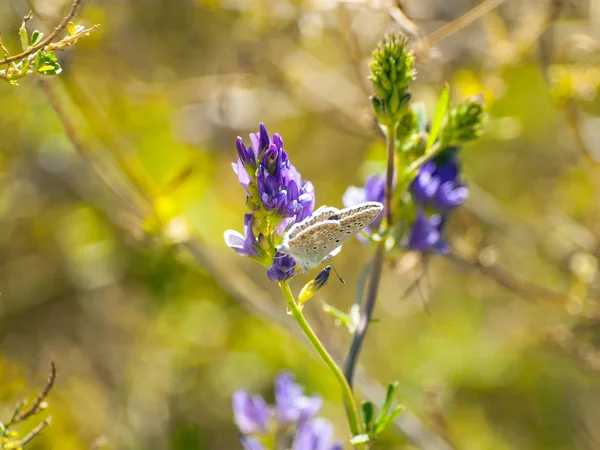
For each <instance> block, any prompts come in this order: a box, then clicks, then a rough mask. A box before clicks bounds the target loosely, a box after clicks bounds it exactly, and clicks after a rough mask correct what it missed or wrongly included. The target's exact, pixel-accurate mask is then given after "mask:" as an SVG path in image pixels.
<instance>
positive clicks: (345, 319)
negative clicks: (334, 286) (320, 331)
mask: <svg viewBox="0 0 600 450" xmlns="http://www.w3.org/2000/svg"><path fill="white" fill-rule="evenodd" d="M323 311H325V312H326V313H327V314H329V315H330V316H333V317H335V318H336V319H337V320H339V321H340V322H341V323H342V324H343V325H344V326H345V327H346V328H348V329H350V328H351V327H352V326H353V323H352V319H351V318H350V316H349V315H348V314H346V313H345V312H343V311H340V310H339V309H337V308H336V307H335V306H331V305H330V304H329V303H325V302H323Z"/></svg>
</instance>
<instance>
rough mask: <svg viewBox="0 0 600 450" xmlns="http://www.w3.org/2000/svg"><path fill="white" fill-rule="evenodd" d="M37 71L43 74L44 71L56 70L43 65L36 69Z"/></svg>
mask: <svg viewBox="0 0 600 450" xmlns="http://www.w3.org/2000/svg"><path fill="white" fill-rule="evenodd" d="M38 70H39V71H40V72H43V71H44V70H56V68H55V67H54V66H50V65H45V66H42V67H40V68H38Z"/></svg>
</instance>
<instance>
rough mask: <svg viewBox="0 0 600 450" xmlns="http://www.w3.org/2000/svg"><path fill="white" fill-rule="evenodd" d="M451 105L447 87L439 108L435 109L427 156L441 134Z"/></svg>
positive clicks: (426, 149) (438, 105)
mask: <svg viewBox="0 0 600 450" xmlns="http://www.w3.org/2000/svg"><path fill="white" fill-rule="evenodd" d="M449 103H450V86H448V85H446V88H445V89H444V92H442V94H441V95H440V98H439V100H438V102H437V106H436V107H435V114H434V115H433V122H431V130H429V137H428V138H427V145H426V146H425V154H427V152H429V149H430V148H431V147H432V146H433V144H434V143H435V141H436V139H437V138H438V135H439V134H440V130H441V129H442V124H443V123H444V118H445V117H446V112H447V111H448V105H449Z"/></svg>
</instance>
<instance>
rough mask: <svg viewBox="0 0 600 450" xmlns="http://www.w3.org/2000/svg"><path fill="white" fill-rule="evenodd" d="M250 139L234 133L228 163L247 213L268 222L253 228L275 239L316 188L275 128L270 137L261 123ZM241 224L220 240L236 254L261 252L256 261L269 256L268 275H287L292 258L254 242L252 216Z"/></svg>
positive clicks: (306, 209)
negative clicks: (232, 153) (233, 160)
mask: <svg viewBox="0 0 600 450" xmlns="http://www.w3.org/2000/svg"><path fill="white" fill-rule="evenodd" d="M250 142H251V145H250V146H248V147H246V145H245V144H244V141H243V140H242V139H241V138H239V137H238V138H237V140H236V148H237V153H238V160H237V163H233V164H232V168H233V170H234V172H235V173H236V175H237V176H238V181H239V182H240V184H241V185H242V186H243V187H244V189H246V193H247V198H246V204H247V205H248V206H249V207H250V209H251V210H252V214H256V216H257V217H260V218H261V221H260V223H261V224H268V225H269V228H268V229H262V228H261V229H259V228H256V234H257V235H258V236H259V237H261V238H262V237H263V236H264V237H265V239H267V240H268V242H275V245H276V244H277V243H278V242H279V241H280V240H281V238H280V237H281V236H282V235H283V233H284V232H285V230H286V229H288V228H289V227H290V226H292V225H293V224H294V223H296V222H299V221H302V220H304V219H306V218H307V217H309V216H310V215H311V214H312V213H313V210H314V207H315V189H314V186H313V185H312V183H311V182H310V181H306V180H302V177H301V176H300V173H299V172H298V170H296V168H295V167H294V166H293V165H292V164H291V162H290V159H289V157H288V154H287V153H286V151H285V150H284V149H283V139H282V138H281V136H280V135H278V134H274V135H273V137H272V138H271V137H270V136H269V133H268V132H267V129H266V127H265V125H264V124H262V123H261V124H260V130H259V132H258V133H252V134H250ZM262 219H264V220H262ZM245 225H246V226H245V230H244V235H241V234H240V233H237V232H235V231H232V230H228V231H227V232H225V243H226V244H227V245H228V246H229V247H231V248H233V249H234V250H235V251H236V252H237V253H238V254H240V255H243V256H252V257H261V262H265V261H268V258H270V257H272V258H273V263H272V264H271V266H270V267H269V268H268V270H267V275H268V276H269V278H270V279H271V280H273V281H283V280H287V279H288V278H290V277H291V276H292V275H293V274H294V268H295V263H294V260H293V259H292V258H291V257H290V256H287V255H283V254H279V253H277V254H276V255H275V256H273V253H267V251H268V250H266V249H261V248H260V247H259V245H258V242H257V240H256V238H255V235H254V233H253V231H252V221H251V216H250V219H249V218H248V215H247V216H246V220H245ZM261 242H262V241H261Z"/></svg>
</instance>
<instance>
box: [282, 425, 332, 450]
mask: <svg viewBox="0 0 600 450" xmlns="http://www.w3.org/2000/svg"><path fill="white" fill-rule="evenodd" d="M332 438H333V428H332V426H331V423H330V422H329V421H328V420H325V419H321V418H316V419H314V420H311V421H310V422H307V423H305V424H304V425H302V426H301V428H300V431H299V432H298V434H297V435H296V439H294V444H293V446H292V450H332V449H334V448H339V446H337V444H336V445H334V446H333V447H331V439H332Z"/></svg>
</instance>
